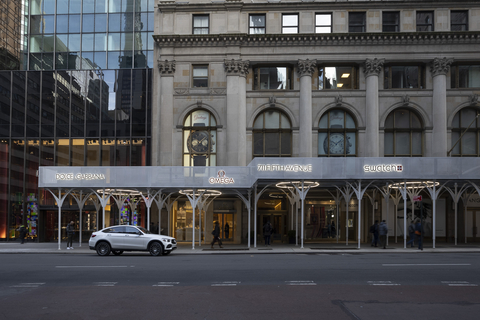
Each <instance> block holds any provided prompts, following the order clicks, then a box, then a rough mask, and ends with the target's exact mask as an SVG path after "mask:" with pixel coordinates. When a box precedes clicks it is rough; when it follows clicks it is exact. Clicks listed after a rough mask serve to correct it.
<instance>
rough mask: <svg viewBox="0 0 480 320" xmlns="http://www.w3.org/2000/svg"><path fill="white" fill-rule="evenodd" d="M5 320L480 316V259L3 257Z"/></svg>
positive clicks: (0, 291) (1, 307)
mask: <svg viewBox="0 0 480 320" xmlns="http://www.w3.org/2000/svg"><path fill="white" fill-rule="evenodd" d="M0 259H1V262H0V319H130V318H133V317H134V318H137V319H264V318H272V319H309V320H311V319H324V318H326V319H385V318H387V319H388V320H393V319H409V318H412V319H422V320H424V319H479V318H480V294H479V293H480V286H479V285H480V273H479V272H478V270H479V266H480V254H472V253H470V254H462V253H454V254H447V253H445V254H438V253H436V254H435V253H434V254H425V253H419V254H415V255H412V254H408V255H406V254H353V255H350V254H308V255H307V254H281V255H279V254H261V255H258V254H257V255H249V254H244V255H243V254H240V255H239V254H235V255H228V254H224V255H175V254H174V253H173V254H172V255H170V256H165V257H151V256H149V255H146V254H127V255H122V256H118V257H117V256H108V257H99V256H96V255H95V254H94V253H93V252H92V255H54V254H51V255H48V254H44V255H42V254H11V255H10V254H3V255H1V256H0Z"/></svg>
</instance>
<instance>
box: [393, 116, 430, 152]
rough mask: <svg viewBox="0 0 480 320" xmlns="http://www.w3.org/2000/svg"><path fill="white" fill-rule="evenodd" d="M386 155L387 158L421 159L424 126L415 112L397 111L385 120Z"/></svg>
mask: <svg viewBox="0 0 480 320" xmlns="http://www.w3.org/2000/svg"><path fill="white" fill-rule="evenodd" d="M384 153H385V156H386V157H421V156H422V155H423V124H422V122H421V120H420V118H419V117H418V115H417V114H415V113H414V112H413V111H410V110H408V109H397V110H394V111H392V112H391V113H390V114H389V115H388V117H387V119H386V120H385V141H384Z"/></svg>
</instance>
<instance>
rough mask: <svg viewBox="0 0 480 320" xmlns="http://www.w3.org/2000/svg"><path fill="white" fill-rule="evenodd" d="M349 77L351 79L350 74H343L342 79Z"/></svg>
mask: <svg viewBox="0 0 480 320" xmlns="http://www.w3.org/2000/svg"><path fill="white" fill-rule="evenodd" d="M348 77H350V73H344V74H342V78H348Z"/></svg>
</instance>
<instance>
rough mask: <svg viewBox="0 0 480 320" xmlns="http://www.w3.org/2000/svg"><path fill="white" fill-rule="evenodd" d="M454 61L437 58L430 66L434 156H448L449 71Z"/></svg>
mask: <svg viewBox="0 0 480 320" xmlns="http://www.w3.org/2000/svg"><path fill="white" fill-rule="evenodd" d="M452 62H453V59H447V58H443V59H440V58H435V59H433V62H432V64H431V66H430V71H431V72H432V77H433V99H432V103H433V106H432V110H433V132H432V133H433V137H434V138H433V141H432V157H446V156H447V151H448V145H447V72H448V71H449V69H450V65H451V64H452ZM452 143H455V142H454V141H452Z"/></svg>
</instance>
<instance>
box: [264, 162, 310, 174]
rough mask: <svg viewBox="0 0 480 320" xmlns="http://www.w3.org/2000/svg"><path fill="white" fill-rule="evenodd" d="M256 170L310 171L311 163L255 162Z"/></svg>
mask: <svg viewBox="0 0 480 320" xmlns="http://www.w3.org/2000/svg"><path fill="white" fill-rule="evenodd" d="M257 171H284V172H312V165H311V164H286V165H280V164H257Z"/></svg>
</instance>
